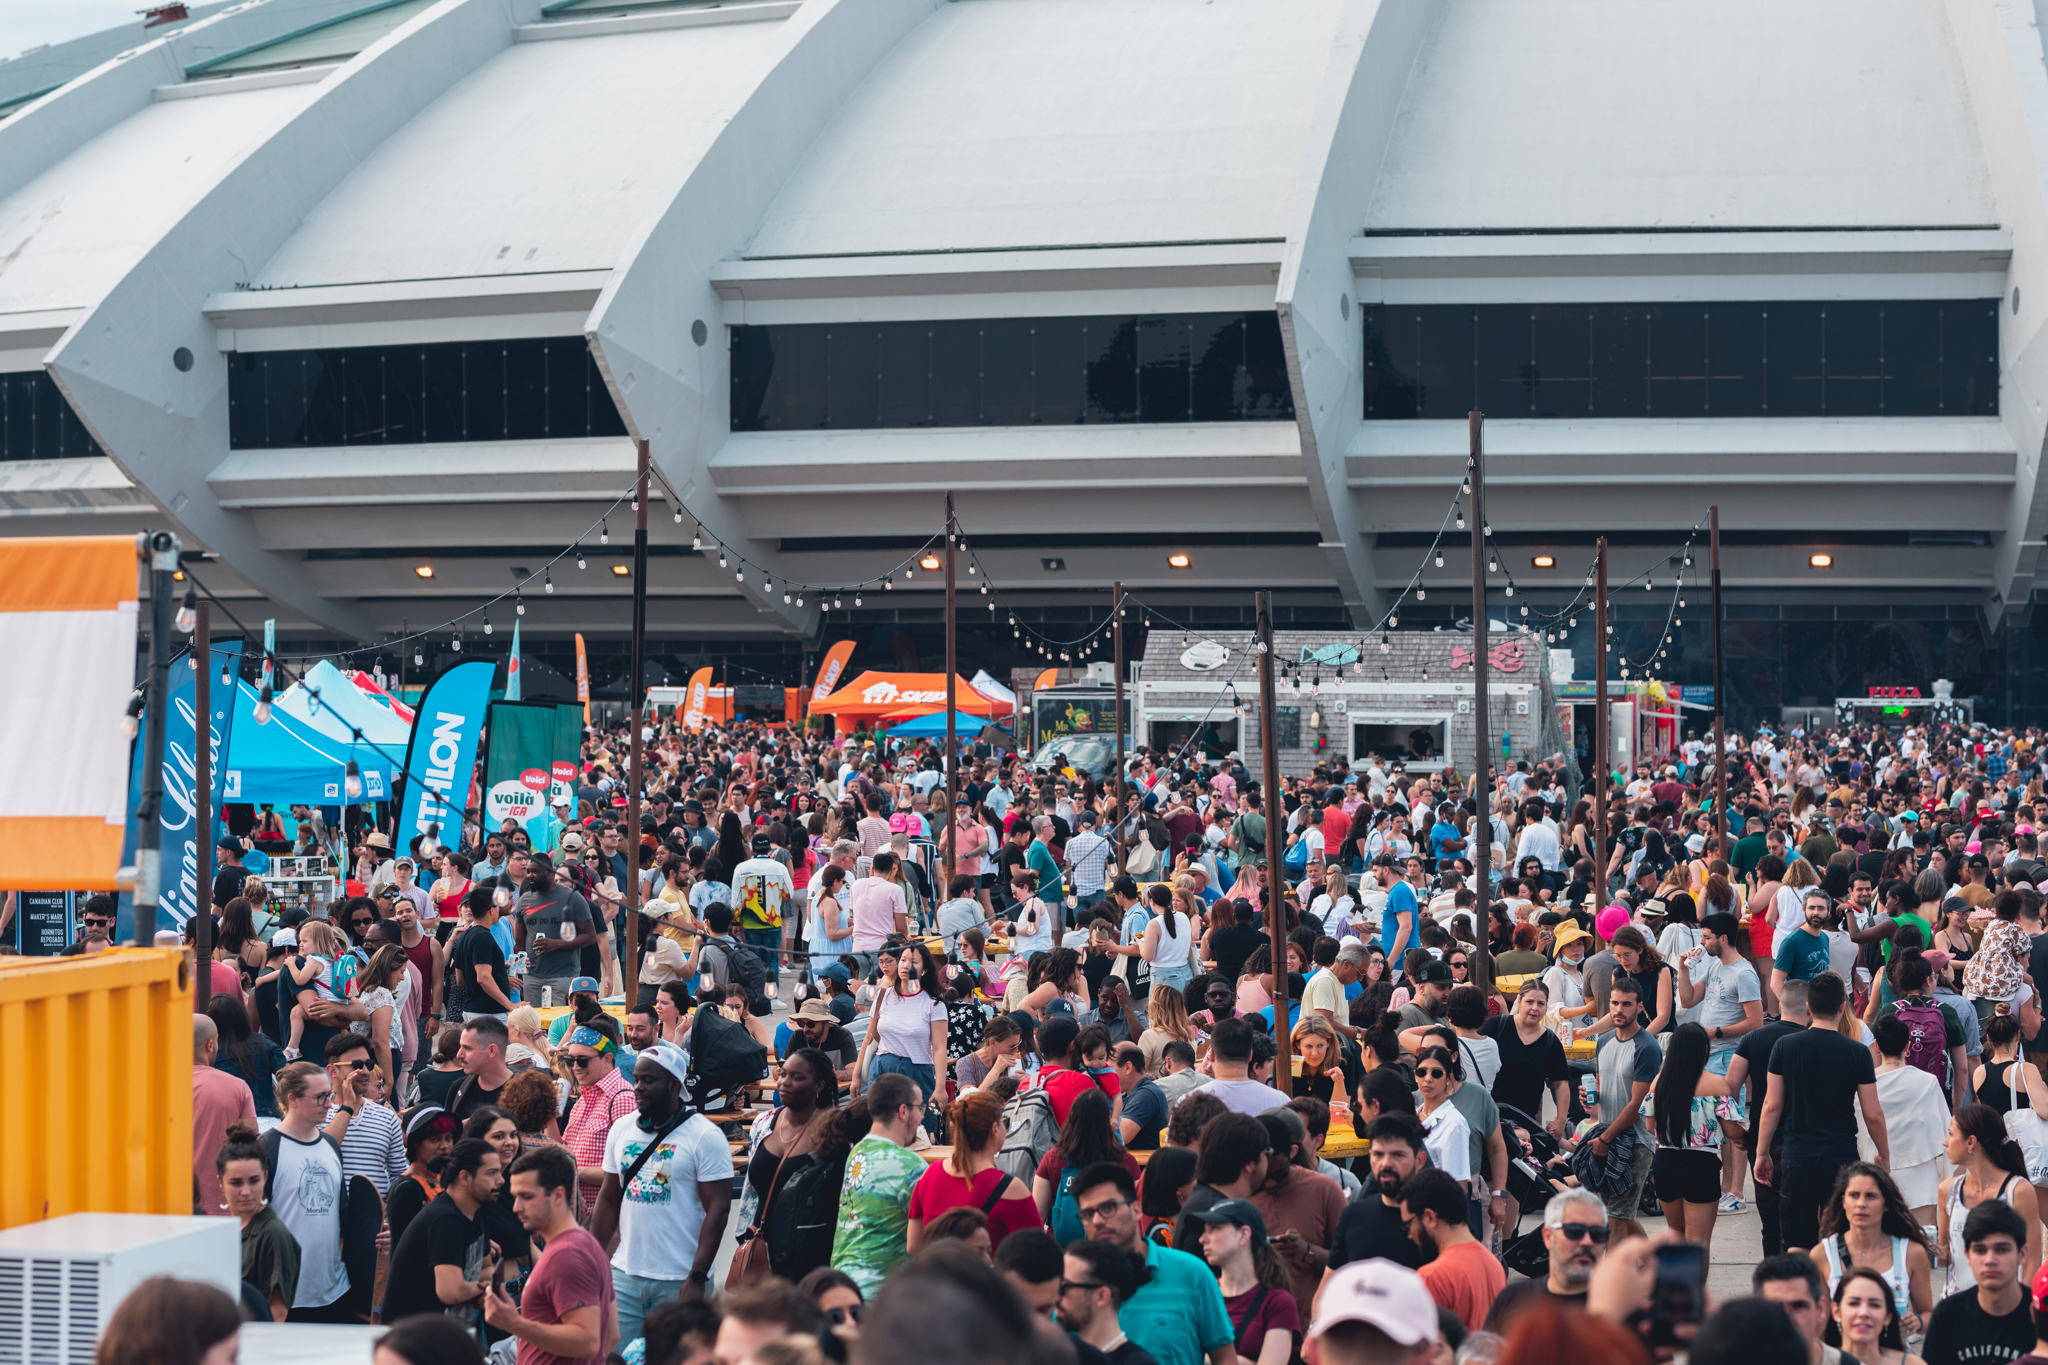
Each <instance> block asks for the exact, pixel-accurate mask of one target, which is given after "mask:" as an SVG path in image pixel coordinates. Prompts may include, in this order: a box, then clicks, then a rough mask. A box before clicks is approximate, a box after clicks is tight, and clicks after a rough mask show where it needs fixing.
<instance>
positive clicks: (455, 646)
mask: <svg viewBox="0 0 2048 1365" xmlns="http://www.w3.org/2000/svg"><path fill="white" fill-rule="evenodd" d="M448 647H449V648H450V649H452V650H454V651H455V652H456V653H457V654H460V653H461V652H462V632H461V631H459V630H458V631H456V632H455V638H454V639H453V640H450V641H449V642H448Z"/></svg>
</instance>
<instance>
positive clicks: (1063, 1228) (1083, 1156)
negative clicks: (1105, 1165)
mask: <svg viewBox="0 0 2048 1365" xmlns="http://www.w3.org/2000/svg"><path fill="white" fill-rule="evenodd" d="M1110 1128H1111V1124H1110V1105H1109V1100H1108V1099H1107V1098H1105V1097H1104V1096H1103V1095H1102V1094H1101V1092H1099V1091H1096V1092H1091V1093H1088V1094H1083V1095H1081V1096H1079V1097H1078V1098H1076V1099H1075V1101H1074V1104H1073V1107H1072V1108H1071V1109H1069V1110H1068V1111H1067V1121H1066V1123H1065V1124H1063V1125H1062V1126H1061V1128H1060V1136H1059V1140H1058V1141H1057V1142H1055V1143H1053V1145H1052V1150H1051V1151H1049V1152H1047V1153H1046V1154H1045V1156H1044V1158H1043V1159H1042V1160H1040V1161H1039V1163H1038V1169H1037V1170H1036V1171H1035V1172H1033V1174H1032V1178H1031V1197H1032V1198H1033V1199H1035V1200H1036V1201H1038V1213H1039V1216H1040V1217H1041V1218H1043V1219H1044V1220H1045V1224H1046V1226H1047V1227H1048V1228H1049V1229H1051V1231H1052V1235H1053V1237H1054V1239H1055V1240H1057V1241H1058V1242H1059V1243H1060V1245H1061V1246H1065V1245H1066V1244H1067V1243H1069V1242H1071V1241H1073V1240H1075V1239H1076V1238H1078V1237H1084V1236H1086V1235H1087V1232H1086V1230H1085V1229H1084V1228H1083V1227H1082V1226H1081V1210H1080V1208H1079V1206H1077V1205H1076V1204H1075V1202H1074V1190H1073V1185H1074V1177H1075V1176H1076V1175H1079V1174H1080V1173H1081V1172H1082V1171H1085V1170H1087V1169H1088V1168H1089V1167H1090V1166H1093V1165H1094V1164H1095V1163H1096V1162H1098V1161H1120V1162H1122V1163H1123V1165H1124V1168H1125V1169H1126V1170H1128V1171H1129V1172H1130V1173H1131V1179H1133V1180H1136V1179H1138V1178H1139V1176H1141V1175H1142V1174H1143V1173H1144V1172H1143V1170H1142V1168H1141V1167H1140V1166H1139V1165H1138V1163H1137V1160H1136V1159H1135V1158H1133V1157H1132V1156H1131V1154H1130V1153H1128V1152H1126V1151H1125V1150H1124V1145H1123V1143H1121V1142H1119V1141H1117V1139H1116V1135H1115V1134H1114V1133H1112V1132H1111V1131H1110Z"/></svg>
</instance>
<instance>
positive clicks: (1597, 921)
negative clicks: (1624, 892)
mask: <svg viewBox="0 0 2048 1365" xmlns="http://www.w3.org/2000/svg"><path fill="white" fill-rule="evenodd" d="M1627 923H1628V907H1627V906H1625V905H1610V906H1608V907H1607V908H1606V909H1605V910H1602V911H1601V912H1600V913H1599V914H1597V915H1595V916H1593V928H1594V931H1595V932H1597V933H1598V934H1599V935H1600V937H1602V938H1604V939H1609V940H1612V939H1613V937H1614V935H1615V934H1616V932H1618V931H1619V930H1620V928H1621V926H1622V925H1624V924H1627Z"/></svg>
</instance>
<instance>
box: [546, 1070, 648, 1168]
mask: <svg viewBox="0 0 2048 1365" xmlns="http://www.w3.org/2000/svg"><path fill="white" fill-rule="evenodd" d="M639 1112H640V1100H639V1097H638V1096H636V1095H635V1094H634V1093H633V1083H632V1082H631V1081H629V1080H627V1079H626V1073H625V1072H623V1071H621V1070H619V1068H617V1067H613V1068H612V1069H611V1071H610V1072H609V1073H608V1074H607V1075H606V1076H605V1078H604V1079H603V1080H601V1081H599V1082H597V1083H596V1084H595V1085H586V1086H584V1087H583V1093H582V1094H581V1095H578V1096H577V1097H576V1107H575V1108H574V1109H572V1110H570V1111H569V1126H568V1127H567V1128H565V1129H563V1130H562V1145H563V1146H564V1147H567V1148H568V1149H569V1153H570V1155H571V1156H574V1157H575V1158H576V1164H577V1165H578V1166H602V1165H603V1164H604V1144H605V1139H606V1138H608V1137H610V1136H611V1131H612V1125H613V1124H614V1123H616V1122H618V1121H619V1120H620V1119H622V1118H624V1117H625V1116H626V1115H628V1114H637V1113H639Z"/></svg>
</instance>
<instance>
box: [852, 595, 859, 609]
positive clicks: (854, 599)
mask: <svg viewBox="0 0 2048 1365" xmlns="http://www.w3.org/2000/svg"><path fill="white" fill-rule="evenodd" d="M853 605H855V606H856V607H857V606H859V605H860V594H859V593H855V594H854V595H853Z"/></svg>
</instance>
